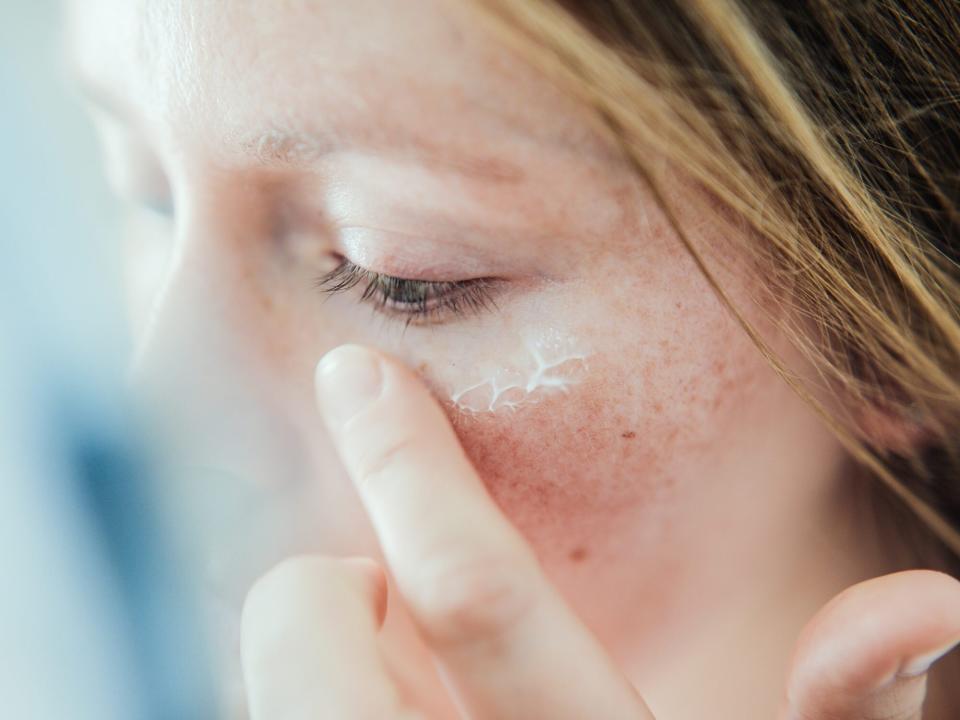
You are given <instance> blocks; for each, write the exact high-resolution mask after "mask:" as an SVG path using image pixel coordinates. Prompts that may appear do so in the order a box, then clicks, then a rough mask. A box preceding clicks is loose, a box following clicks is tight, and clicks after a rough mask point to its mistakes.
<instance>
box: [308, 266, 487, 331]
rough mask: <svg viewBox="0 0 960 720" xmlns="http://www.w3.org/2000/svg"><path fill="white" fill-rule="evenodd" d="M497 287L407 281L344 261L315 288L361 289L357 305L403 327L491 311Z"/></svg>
mask: <svg viewBox="0 0 960 720" xmlns="http://www.w3.org/2000/svg"><path fill="white" fill-rule="evenodd" d="M499 284H500V281H499V280H497V279H495V278H473V279H470V280H445V281H427V280H411V279H408V278H399V277H394V276H391V275H384V274H382V273H378V272H374V271H373V270H367V269H366V268H363V267H360V266H359V265H357V264H355V263H353V262H351V261H350V260H347V259H343V260H342V261H341V262H340V264H339V265H338V266H337V267H336V268H334V269H333V270H332V271H330V272H329V273H326V274H325V275H321V276H320V277H319V278H317V280H316V287H317V289H319V290H320V291H321V292H323V293H325V294H327V295H335V294H338V293H346V292H349V291H350V290H352V289H354V288H356V287H358V286H362V287H363V292H362V293H361V295H360V301H361V302H365V303H369V304H371V305H373V307H374V308H375V309H376V310H377V311H378V312H381V313H383V314H384V315H387V316H392V317H396V318H398V319H401V320H404V322H405V323H406V324H407V325H410V324H431V323H440V322H444V321H445V320H448V319H459V318H463V317H467V316H470V315H477V314H480V313H483V312H487V311H494V310H496V309H497V305H496V303H495V302H494V300H493V296H494V294H495V292H496V289H497V286H498V285H499Z"/></svg>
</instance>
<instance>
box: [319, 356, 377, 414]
mask: <svg viewBox="0 0 960 720" xmlns="http://www.w3.org/2000/svg"><path fill="white" fill-rule="evenodd" d="M316 382H317V402H318V403H319V405H320V411H321V412H322V413H323V415H324V417H325V419H326V421H327V423H328V424H330V425H343V424H344V423H345V422H347V421H348V420H349V419H350V418H352V417H355V416H356V415H357V414H358V413H359V412H360V411H361V410H363V409H364V408H365V407H367V406H368V405H369V404H370V403H371V402H373V401H374V400H376V399H377V397H379V395H380V387H381V385H382V383H383V378H382V375H381V372H380V360H379V359H378V358H377V356H376V355H375V354H374V353H372V352H371V351H369V350H367V349H365V348H362V347H359V346H357V345H341V346H340V347H338V348H336V349H334V350H331V351H330V352H328V353H327V354H326V355H324V356H323V359H322V360H320V363H319V364H318V365H317V375H316Z"/></svg>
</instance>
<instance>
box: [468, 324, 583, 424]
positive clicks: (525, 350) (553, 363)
mask: <svg viewBox="0 0 960 720" xmlns="http://www.w3.org/2000/svg"><path fill="white" fill-rule="evenodd" d="M588 357H589V355H588V354H587V353H586V352H585V351H584V350H583V349H582V348H581V347H580V346H579V345H578V343H577V342H576V341H575V340H574V339H573V338H570V337H567V336H564V335H562V334H561V333H558V332H556V331H546V332H542V333H540V334H538V335H535V336H532V337H531V336H528V337H524V338H523V339H522V343H521V346H520V348H519V349H518V350H517V351H515V357H514V358H513V359H511V361H510V362H509V363H507V364H503V363H502V362H501V363H500V364H494V363H489V364H485V365H484V366H482V367H478V372H477V373H476V376H477V379H476V380H473V381H472V382H470V383H468V384H465V385H462V386H458V387H456V388H455V389H453V391H452V392H451V393H450V401H451V402H452V403H453V406H454V407H455V408H457V409H458V410H460V411H462V412H466V413H486V412H491V413H492V412H497V411H500V410H508V411H509V410H516V409H518V408H522V407H526V406H528V405H535V404H537V403H539V402H540V401H542V400H543V399H544V398H546V397H549V396H550V395H554V394H557V393H566V392H568V391H569V389H570V386H572V385H575V384H577V383H578V382H580V380H581V379H582V378H583V377H584V376H585V375H586V372H587V358H588Z"/></svg>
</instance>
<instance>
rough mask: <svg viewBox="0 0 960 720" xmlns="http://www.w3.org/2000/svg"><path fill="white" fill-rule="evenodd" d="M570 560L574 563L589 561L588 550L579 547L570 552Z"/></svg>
mask: <svg viewBox="0 0 960 720" xmlns="http://www.w3.org/2000/svg"><path fill="white" fill-rule="evenodd" d="M569 557H570V559H571V560H572V561H573V562H577V563H578V562H583V561H584V560H586V559H587V549H586V548H585V547H577V548H574V549H573V550H571V551H570V556H569Z"/></svg>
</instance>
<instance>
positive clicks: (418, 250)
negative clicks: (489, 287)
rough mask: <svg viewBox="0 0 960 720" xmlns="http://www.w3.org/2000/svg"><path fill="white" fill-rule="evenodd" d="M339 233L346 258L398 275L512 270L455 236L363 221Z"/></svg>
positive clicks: (462, 275) (440, 276) (437, 278)
mask: <svg viewBox="0 0 960 720" xmlns="http://www.w3.org/2000/svg"><path fill="white" fill-rule="evenodd" d="M336 235H337V244H338V246H339V248H340V250H341V251H342V254H343V256H344V257H345V258H347V259H349V260H350V261H351V262H353V263H354V264H355V265H357V266H358V267H361V268H365V269H368V268H377V271H378V272H380V273H382V274H384V275H389V276H391V277H395V278H402V279H407V280H422V281H424V282H443V281H446V280H448V279H449V278H451V277H456V278H457V279H458V280H469V279H474V278H482V277H491V276H496V277H501V276H503V275H505V274H507V273H508V271H509V269H508V268H507V267H506V266H504V265H503V261H502V260H501V259H500V258H499V257H497V256H494V257H483V256H482V254H481V252H480V251H479V250H478V249H477V248H475V247H473V246H471V245H465V244H460V243H458V242H456V240H454V239H449V238H446V239H444V240H428V239H425V238H424V237H423V236H421V235H411V234H407V233H403V232H398V231H395V230H386V229H383V228H378V227H369V226H360V225H342V226H339V227H337V229H336Z"/></svg>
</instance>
